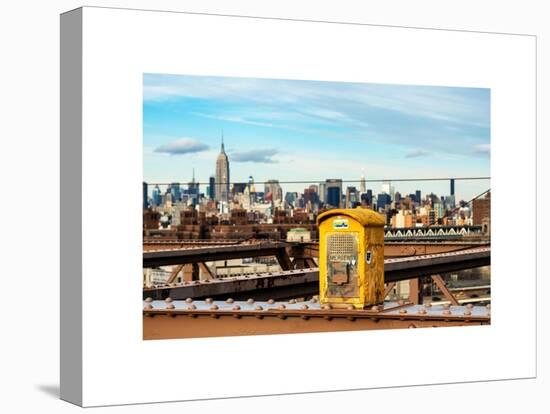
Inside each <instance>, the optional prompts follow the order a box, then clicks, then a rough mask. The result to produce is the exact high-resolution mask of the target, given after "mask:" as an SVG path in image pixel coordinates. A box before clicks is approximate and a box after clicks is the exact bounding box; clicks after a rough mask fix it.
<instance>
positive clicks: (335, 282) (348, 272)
mask: <svg viewBox="0 0 550 414" xmlns="http://www.w3.org/2000/svg"><path fill="white" fill-rule="evenodd" d="M358 259H359V234H358V233H356V232H346V233H329V234H328V235H327V284H326V286H327V294H326V296H327V297H332V298H355V297H358V296H359V283H358V282H359V280H358V278H359V261H358Z"/></svg>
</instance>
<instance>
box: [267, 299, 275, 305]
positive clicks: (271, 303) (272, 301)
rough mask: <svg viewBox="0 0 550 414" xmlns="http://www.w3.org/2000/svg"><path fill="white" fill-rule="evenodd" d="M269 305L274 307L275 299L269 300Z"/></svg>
mask: <svg viewBox="0 0 550 414" xmlns="http://www.w3.org/2000/svg"><path fill="white" fill-rule="evenodd" d="M267 303H269V304H270V305H273V304H274V303H275V301H274V300H273V299H269V300H268V301H267Z"/></svg>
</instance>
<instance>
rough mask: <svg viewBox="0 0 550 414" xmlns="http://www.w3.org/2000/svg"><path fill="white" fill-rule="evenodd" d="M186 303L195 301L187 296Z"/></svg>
mask: <svg viewBox="0 0 550 414" xmlns="http://www.w3.org/2000/svg"><path fill="white" fill-rule="evenodd" d="M185 303H193V299H191V298H187V299H185Z"/></svg>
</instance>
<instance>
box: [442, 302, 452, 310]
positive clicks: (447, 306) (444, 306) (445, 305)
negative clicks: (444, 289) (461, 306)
mask: <svg viewBox="0 0 550 414" xmlns="http://www.w3.org/2000/svg"><path fill="white" fill-rule="evenodd" d="M450 307H451V305H449V304H448V303H445V304H444V305H443V309H449V308H450Z"/></svg>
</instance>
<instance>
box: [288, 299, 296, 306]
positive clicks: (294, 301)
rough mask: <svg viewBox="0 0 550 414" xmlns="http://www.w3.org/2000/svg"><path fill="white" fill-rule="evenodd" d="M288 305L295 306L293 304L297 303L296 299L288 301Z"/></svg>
mask: <svg viewBox="0 0 550 414" xmlns="http://www.w3.org/2000/svg"><path fill="white" fill-rule="evenodd" d="M288 303H290V304H291V305H293V304H295V303H296V299H290V300H289V301H288Z"/></svg>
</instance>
